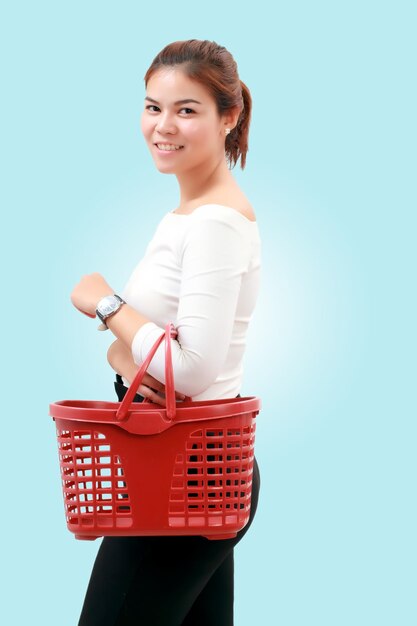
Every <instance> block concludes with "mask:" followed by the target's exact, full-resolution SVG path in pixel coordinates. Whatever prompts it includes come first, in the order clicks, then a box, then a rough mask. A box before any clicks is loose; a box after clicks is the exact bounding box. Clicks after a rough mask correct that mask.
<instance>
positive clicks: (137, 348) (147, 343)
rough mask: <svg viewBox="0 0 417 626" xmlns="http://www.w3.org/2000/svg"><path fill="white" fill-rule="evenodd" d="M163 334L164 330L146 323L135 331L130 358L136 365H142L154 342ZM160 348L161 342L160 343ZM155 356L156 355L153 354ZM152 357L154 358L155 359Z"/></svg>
mask: <svg viewBox="0 0 417 626" xmlns="http://www.w3.org/2000/svg"><path fill="white" fill-rule="evenodd" d="M162 334H165V329H164V328H161V327H160V326H157V324H155V323H154V322H146V324H143V326H141V327H140V328H139V330H138V331H137V333H136V335H135V336H134V337H133V341H132V346H131V350H132V356H133V360H134V362H135V363H136V365H142V363H143V362H144V360H145V359H146V357H147V356H148V353H149V351H150V350H151V348H152V347H153V345H154V343H155V341H156V340H157V339H159V337H160V336H161V335H162ZM162 347H164V346H163V342H162ZM155 356H156V354H155ZM155 356H154V358H155Z"/></svg>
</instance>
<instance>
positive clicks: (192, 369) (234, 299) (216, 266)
mask: <svg viewBox="0 0 417 626" xmlns="http://www.w3.org/2000/svg"><path fill="white" fill-rule="evenodd" d="M176 217H178V216H176ZM184 219H186V220H189V221H188V223H187V228H186V229H185V231H183V238H182V240H181V244H180V245H179V246H178V248H177V253H178V262H179V267H178V269H179V277H180V278H179V282H178V285H179V294H178V307H177V315H176V318H175V319H168V320H167V321H172V322H173V323H174V325H175V327H176V328H177V331H178V336H177V338H176V339H171V351H172V362H173V371H174V383H175V389H176V391H179V392H182V393H184V394H186V395H188V396H191V397H194V396H198V395H199V394H202V393H203V392H204V391H205V390H206V389H207V388H208V387H209V386H210V385H212V384H213V383H214V381H215V380H216V378H217V377H218V376H219V374H220V373H221V370H222V366H223V365H224V364H225V361H226V358H227V356H228V352H229V350H230V348H231V340H232V333H233V329H234V325H235V323H236V311H237V307H238V302H239V298H240V297H245V298H247V293H246V294H242V293H241V287H242V280H243V277H244V276H245V275H246V274H247V272H248V268H249V265H250V261H251V257H252V251H253V235H252V233H253V231H252V229H251V226H250V225H249V224H250V222H248V221H247V220H245V218H243V217H242V216H241V215H236V216H232V215H230V214H229V212H226V214H224V213H222V212H221V211H220V213H219V212H218V211H217V212H216V211H214V212H213V214H211V212H210V211H208V212H204V211H203V212H200V214H199V215H198V218H197V217H196V218H194V216H192V219H190V217H186V218H184ZM242 220H245V221H246V222H248V224H246V223H245V222H244V221H242ZM253 287H254V285H252V291H253ZM256 291H257V289H256ZM255 296H256V294H255V293H254V294H253V297H254V298H255ZM251 308H252V305H251ZM249 313H250V311H249ZM164 330H165V329H164V327H162V326H160V325H158V324H156V323H154V322H148V323H147V324H145V325H144V326H142V327H141V328H140V329H139V330H138V332H137V333H136V335H135V337H134V339H133V341H132V346H131V350H132V355H133V358H134V361H135V363H136V364H138V365H140V364H142V363H143V361H144V359H145V358H146V355H147V354H148V352H149V350H150V349H151V348H152V346H153V345H154V343H155V341H156V339H157V338H158V337H160V336H161V334H162V333H163V332H164ZM147 371H148V372H149V374H151V375H152V376H154V377H155V378H156V379H157V380H160V381H162V382H163V383H165V347H164V341H163V342H162V343H161V345H160V346H159V348H158V350H157V352H156V353H155V355H154V357H153V359H152V361H151V363H150V365H149V367H148V370H147Z"/></svg>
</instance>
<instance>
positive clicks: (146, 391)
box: [138, 385, 166, 406]
mask: <svg viewBox="0 0 417 626" xmlns="http://www.w3.org/2000/svg"><path fill="white" fill-rule="evenodd" d="M138 393H140V394H141V395H142V396H143V397H144V398H148V399H149V400H151V402H155V403H156V404H160V405H161V406H166V401H165V398H163V397H162V396H160V395H159V394H158V393H156V392H155V391H154V390H153V389H151V388H150V387H147V386H146V385H139V389H138Z"/></svg>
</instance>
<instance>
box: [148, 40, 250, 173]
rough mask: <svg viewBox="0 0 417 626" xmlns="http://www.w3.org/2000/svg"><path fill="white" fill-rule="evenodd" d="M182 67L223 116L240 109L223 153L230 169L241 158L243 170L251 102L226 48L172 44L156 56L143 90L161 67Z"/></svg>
mask: <svg viewBox="0 0 417 626" xmlns="http://www.w3.org/2000/svg"><path fill="white" fill-rule="evenodd" d="M176 65H181V66H182V67H181V69H182V70H183V71H184V73H185V74H186V76H188V77H189V78H191V79H192V80H196V81H198V82H199V83H201V84H202V85H203V86H204V87H205V88H206V89H207V90H208V91H209V93H210V94H211V95H212V97H213V98H214V100H215V101H216V105H217V112H218V113H219V115H222V114H223V113H224V112H225V111H228V110H229V109H231V108H233V107H239V108H240V115H239V118H238V121H237V124H236V126H235V128H233V129H232V130H231V132H230V133H229V134H228V135H226V142H225V152H226V157H227V161H228V164H229V169H231V168H232V167H234V166H235V165H236V163H237V161H238V159H239V157H240V167H241V168H242V170H243V169H244V167H245V164H246V153H247V151H248V134H249V124H250V118H251V110H252V98H251V95H250V91H249V89H248V88H247V86H246V85H245V84H244V83H243V82H242V81H241V80H240V78H239V75H238V71H237V64H236V61H235V60H234V58H233V57H232V55H231V54H230V52H229V51H228V50H226V48H224V47H223V46H219V45H218V44H217V43H216V42H215V41H208V40H199V39H187V40H185V41H174V42H173V43H170V44H168V45H167V46H165V48H163V49H162V50H161V52H159V53H158V54H157V55H156V57H155V58H154V60H153V61H152V63H151V65H150V67H149V69H148V71H147V72H146V74H145V77H144V80H145V87H146V86H147V84H148V81H149V79H150V78H151V76H152V74H153V73H154V72H156V71H157V70H159V69H161V68H163V67H172V66H176Z"/></svg>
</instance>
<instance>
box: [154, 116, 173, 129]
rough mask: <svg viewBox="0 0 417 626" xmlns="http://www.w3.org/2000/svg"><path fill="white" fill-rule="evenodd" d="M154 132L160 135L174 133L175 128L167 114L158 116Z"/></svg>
mask: <svg viewBox="0 0 417 626" xmlns="http://www.w3.org/2000/svg"><path fill="white" fill-rule="evenodd" d="M155 130H157V131H159V132H161V133H174V132H175V130H176V128H175V124H174V120H173V119H172V116H171V115H169V113H165V114H163V113H162V114H161V115H159V116H158V121H157V123H156V126H155Z"/></svg>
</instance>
